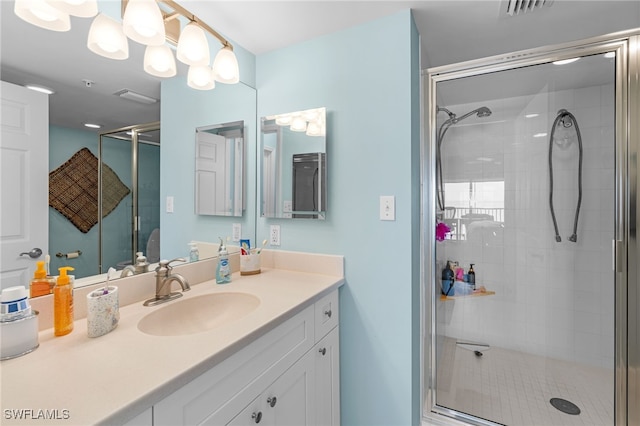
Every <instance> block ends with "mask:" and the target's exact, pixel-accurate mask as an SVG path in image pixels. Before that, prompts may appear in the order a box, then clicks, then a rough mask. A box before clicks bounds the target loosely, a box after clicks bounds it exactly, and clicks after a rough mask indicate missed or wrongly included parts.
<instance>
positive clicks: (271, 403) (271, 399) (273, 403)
mask: <svg viewBox="0 0 640 426" xmlns="http://www.w3.org/2000/svg"><path fill="white" fill-rule="evenodd" d="M276 402H278V398H276V397H275V396H270V397H269V398H267V404H269V406H270V407H272V408H273V407H275V406H276Z"/></svg>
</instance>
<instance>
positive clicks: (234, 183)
mask: <svg viewBox="0 0 640 426" xmlns="http://www.w3.org/2000/svg"><path fill="white" fill-rule="evenodd" d="M244 176H245V141H244V121H234V122H232V123H224V124H216V125H213V126H205V127H198V128H197V129H196V176H195V179H196V185H195V187H196V189H195V191H196V197H195V198H196V206H195V209H196V214H199V215H208V216H242V213H243V211H244V210H245V208H246V205H245V197H244V193H245V179H244Z"/></svg>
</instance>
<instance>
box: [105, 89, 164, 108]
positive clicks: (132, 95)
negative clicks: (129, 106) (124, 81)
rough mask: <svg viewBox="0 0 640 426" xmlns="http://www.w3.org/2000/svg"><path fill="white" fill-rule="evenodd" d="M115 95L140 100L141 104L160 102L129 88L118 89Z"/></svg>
mask: <svg viewBox="0 0 640 426" xmlns="http://www.w3.org/2000/svg"><path fill="white" fill-rule="evenodd" d="M114 95H116V96H120V97H121V98H125V99H129V100H130V101H134V102H139V103H141V104H146V105H150V104H155V103H156V102H158V100H157V99H155V98H152V97H150V96H146V95H142V94H140V93H136V92H134V91H132V90H129V89H122V90H118V91H117V92H116V93H114Z"/></svg>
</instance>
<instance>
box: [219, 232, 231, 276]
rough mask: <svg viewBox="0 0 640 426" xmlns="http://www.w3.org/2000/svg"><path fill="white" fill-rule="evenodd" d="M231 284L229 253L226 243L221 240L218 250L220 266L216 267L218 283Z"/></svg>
mask: <svg viewBox="0 0 640 426" xmlns="http://www.w3.org/2000/svg"><path fill="white" fill-rule="evenodd" d="M230 282H231V268H230V267H229V253H228V252H227V247H226V246H225V245H224V241H222V238H220V247H219V248H218V266H217V267H216V283H218V284H226V283H230Z"/></svg>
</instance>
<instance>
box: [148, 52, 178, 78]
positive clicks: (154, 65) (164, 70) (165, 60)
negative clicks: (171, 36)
mask: <svg viewBox="0 0 640 426" xmlns="http://www.w3.org/2000/svg"><path fill="white" fill-rule="evenodd" d="M144 70H145V71H146V72H148V73H149V74H151V75H155V76H156V77H173V76H174V75H176V72H177V70H176V61H175V60H174V59H173V54H172V53H171V49H169V46H167V45H166V44H163V45H161V46H147V48H146V49H145V51H144Z"/></svg>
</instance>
